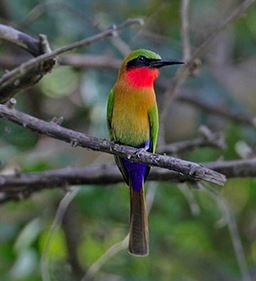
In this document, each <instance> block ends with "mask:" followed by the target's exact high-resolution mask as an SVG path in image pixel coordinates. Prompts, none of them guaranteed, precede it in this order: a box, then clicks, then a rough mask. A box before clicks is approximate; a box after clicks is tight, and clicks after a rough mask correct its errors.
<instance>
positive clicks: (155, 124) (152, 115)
mask: <svg viewBox="0 0 256 281" xmlns="http://www.w3.org/2000/svg"><path fill="white" fill-rule="evenodd" d="M148 118H149V125H150V143H151V147H150V151H151V152H155V151H156V145H157V138H158V130H159V120H158V119H159V117H158V109H157V104H155V105H154V106H153V107H152V108H151V109H150V110H149V112H148Z"/></svg>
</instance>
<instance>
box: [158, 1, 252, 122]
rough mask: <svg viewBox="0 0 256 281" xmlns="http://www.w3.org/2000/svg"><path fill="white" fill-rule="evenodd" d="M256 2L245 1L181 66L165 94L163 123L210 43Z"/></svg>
mask: <svg viewBox="0 0 256 281" xmlns="http://www.w3.org/2000/svg"><path fill="white" fill-rule="evenodd" d="M255 1H256V0H244V1H243V2H242V3H241V4H240V5H238V6H237V7H236V8H235V9H234V10H233V11H232V12H231V14H230V15H229V16H228V17H227V18H226V19H224V20H223V21H222V22H221V23H220V24H219V25H218V26H217V27H216V28H215V29H214V30H213V31H212V32H211V33H210V34H209V35H208V36H207V37H206V39H205V40H204V41H203V42H202V43H201V44H200V46H199V47H198V48H197V49H196V50H195V51H194V52H193V54H192V56H191V58H190V60H189V61H188V62H187V63H186V64H185V65H183V66H181V67H180V68H179V69H178V71H177V73H176V75H175V76H174V78H173V79H172V81H171V84H170V85H169V87H167V90H166V92H165V93H164V108H163V109H162V114H161V120H162V121H163V120H164V119H165V118H166V116H167V114H168V109H169V107H170V104H171V102H172V100H173V99H174V97H175V96H176V93H177V90H178V88H179V87H180V86H181V85H182V84H183V82H184V81H185V79H186V77H187V75H188V74H189V73H190V70H191V69H192V70H194V69H195V68H196V67H197V64H198V62H197V59H198V57H200V56H201V55H202V54H203V53H204V51H205V50H206V48H207V47H208V46H209V45H210V43H211V42H212V41H213V40H214V39H215V38H216V36H217V35H218V34H219V33H220V32H221V31H223V30H224V29H225V28H226V27H227V26H228V25H230V24H231V23H232V22H234V21H235V20H237V19H238V18H239V17H241V16H242V15H243V14H244V13H245V11H246V10H247V9H248V8H249V7H251V6H252V5H253V4H254V3H255Z"/></svg>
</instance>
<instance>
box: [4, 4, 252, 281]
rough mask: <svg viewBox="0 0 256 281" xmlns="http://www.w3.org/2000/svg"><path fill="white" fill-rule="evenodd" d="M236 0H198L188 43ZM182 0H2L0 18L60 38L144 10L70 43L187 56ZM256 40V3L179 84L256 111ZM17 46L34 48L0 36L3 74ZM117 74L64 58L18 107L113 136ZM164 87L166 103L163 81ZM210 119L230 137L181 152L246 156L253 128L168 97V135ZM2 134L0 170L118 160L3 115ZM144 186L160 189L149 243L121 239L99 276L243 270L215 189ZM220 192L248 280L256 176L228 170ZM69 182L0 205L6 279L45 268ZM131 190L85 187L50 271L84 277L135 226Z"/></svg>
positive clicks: (232, 276)
mask: <svg viewBox="0 0 256 281" xmlns="http://www.w3.org/2000/svg"><path fill="white" fill-rule="evenodd" d="M240 2H242V1H238V0H233V1H231V0H224V1H221V0H216V1H210V0H206V1H205V0H193V1H191V5H190V35H191V45H192V49H193V50H194V49H195V48H196V47H197V46H198V45H199V44H200V42H202V40H203V39H204V38H205V36H206V35H207V34H208V33H209V32H210V31H211V30H213V29H214V28H215V27H216V25H217V24H218V23H219V22H220V21H221V20H222V19H224V18H225V17H226V16H227V15H229V14H230V12H231V10H232V9H233V8H234V7H235V6H236V5H238V4H239V3H240ZM180 3H181V1H179V0H172V1H161V0H149V1H146V0H137V1H134V0H130V1H117V0H110V1H103V0H87V1H83V0H73V1H68V0H60V1H53V0H52V1H36V0H22V1H20V0H11V1H7V0H4V1H3V0H2V1H1V2H0V21H1V22H2V23H5V24H9V25H12V26H15V27H17V28H19V29H21V30H23V31H24V32H26V33H28V34H31V35H33V36H37V35H38V34H39V33H43V34H46V35H47V36H48V39H49V41H50V43H51V46H52V48H53V49H55V48H58V47H61V46H64V45H65V44H69V43H71V42H73V41H75V40H79V39H82V38H85V37H87V36H90V35H93V34H95V33H97V32H99V31H100V30H102V29H105V28H107V27H109V26H110V25H111V24H113V23H120V22H122V21H124V20H125V19H127V18H131V17H143V18H144V19H145V25H144V26H143V27H142V28H140V27H132V28H128V29H126V30H125V31H124V32H122V33H121V34H120V38H117V39H106V40H104V41H101V42H100V43H97V44H94V45H92V46H90V47H89V48H86V49H84V48H81V49H79V50H77V51H73V52H72V53H71V54H69V55H70V56H71V55H75V54H81V55H91V56H94V55H95V56H98V55H104V56H106V57H108V58H110V60H112V59H113V61H116V60H121V59H122V58H123V56H124V52H125V51H126V50H127V47H129V48H131V49H135V48H138V47H144V48H148V49H152V50H155V51H157V52H158V53H159V54H161V56H162V57H171V58H177V59H179V58H181V57H182V52H181V36H180ZM255 45H256V8H255V6H254V7H252V8H251V9H249V11H248V12H246V14H245V15H244V16H243V17H242V18H240V19H239V20H238V21H236V22H235V23H234V24H232V25H231V26H229V27H228V28H227V29H226V30H225V31H224V32H222V33H221V34H220V35H219V36H218V37H217V38H216V40H214V42H212V44H211V46H210V47H209V48H208V49H207V52H206V54H205V55H204V56H203V57H202V66H201V68H200V70H199V73H198V74H197V75H196V77H191V78H189V79H188V80H187V81H186V83H185V85H184V86H183V87H182V89H181V91H186V93H188V94H191V95H195V96H196V97H198V98H199V99H200V100H203V101H205V102H208V103H210V104H214V105H222V106H226V107H227V108H228V109H232V110H234V111H235V112H237V114H240V113H244V112H248V113H251V114H254V112H255V109H256V103H255V89H256V79H255V77H256V68H255V65H256V51H255V50H256V48H255ZM67 56H68V55H67ZM18 58H19V59H22V60H23V61H25V60H27V59H28V58H29V57H28V55H27V54H26V53H25V52H23V51H22V50H20V49H19V48H16V47H15V46H13V45H10V44H7V43H5V42H0V71H1V74H2V73H4V70H5V69H8V68H11V66H8V64H7V65H6V64H3V63H2V65H1V62H3V60H4V59H6V60H7V59H9V60H11V59H13V60H15V59H18ZM175 71H176V68H172V69H170V68H169V69H165V70H163V71H161V77H162V79H166V80H167V79H170V77H172V76H173V74H174V73H175ZM116 75H117V69H116V68H115V67H106V68H97V67H93V66H91V67H74V66H63V65H61V66H60V65H59V66H57V67H55V68H54V70H53V71H52V73H50V74H49V75H47V76H46V77H45V78H44V79H43V80H42V81H41V82H40V83H39V84H38V85H36V86H35V87H33V88H32V89H29V90H26V91H24V92H23V93H19V94H18V95H17V96H16V99H17V108H18V109H20V110H22V111H25V112H27V113H30V114H32V115H34V116H37V117H39V118H42V119H45V120H51V119H52V118H53V117H54V116H57V117H60V116H63V117H64V123H63V125H64V126H66V127H69V128H72V129H74V130H79V131H82V132H84V133H87V134H90V135H94V136H98V137H107V136H108V134H107V129H106V120H105V107H106V99H107V94H108V91H109V90H110V89H111V87H112V85H113V83H114V81H115V78H116ZM158 98H159V103H160V104H161V93H159V95H158ZM160 109H161V107H160ZM160 111H161V110H160ZM202 124H203V125H207V126H209V127H210V128H211V129H213V130H217V131H222V132H224V134H225V138H226V143H227V147H226V149H224V150H217V149H212V148H204V149H196V150H193V151H190V152H188V153H185V154H183V155H179V156H181V157H182V158H185V159H190V160H194V161H197V162H199V161H214V160H217V159H219V158H224V159H238V158H244V157H247V154H246V151H247V150H246V149H245V148H249V149H250V150H251V153H252V154H253V152H254V147H255V139H256V138H255V137H256V133H255V129H254V128H251V127H249V126H244V125H241V124H238V123H235V122H231V121H227V120H224V119H222V118H221V117H218V116H213V115H211V114H208V113H207V112H203V111H200V110H198V109H197V108H194V107H193V106H191V105H188V104H186V105H185V104H182V103H180V102H179V103H178V102H173V103H172V105H171V107H170V110H169V114H168V118H167V120H166V122H165V124H164V129H165V137H166V141H167V142H172V141H178V140H183V139H190V138H193V137H194V136H197V135H198V127H199V126H200V125H202ZM0 136H1V137H0V160H1V161H2V166H1V169H2V173H12V172H13V171H15V170H17V169H18V170H20V171H24V172H26V171H43V170H46V169H53V168H60V167H66V166H86V165H89V164H90V165H92V164H95V163H106V162H112V161H113V159H112V157H111V156H109V155H105V154H101V153H96V152H90V151H87V150H85V149H81V148H79V147H76V148H74V147H72V146H71V145H68V144H65V143H62V142H59V141H57V140H54V139H50V138H47V137H44V136H39V135H37V134H34V133H32V132H30V131H29V130H27V129H25V128H20V127H18V126H16V125H14V124H12V123H10V122H8V121H5V120H1V122H0ZM147 186H148V189H150V191H151V192H152V193H154V190H155V193H154V201H153V206H152V209H151V212H150V216H149V222H150V241H151V242H150V243H151V244H150V255H149V256H148V257H146V258H135V257H132V256H129V255H128V254H127V251H126V250H122V251H120V252H119V253H117V254H116V255H114V256H113V257H111V258H108V259H107V261H106V263H104V265H103V266H102V267H101V268H100V270H99V271H98V272H97V273H96V275H95V280H118V281H119V280H120V281H122V280H136V281H143V280H158V281H160V280H163V281H165V280H173V281H176V280H177V281H193V280H197V281H198V280H200V281H203V280H207V281H216V280H218V281H221V280H223V281H224V280H225V281H229V280H232V281H235V280H242V279H241V270H240V268H239V266H238V262H237V255H236V254H235V251H234V247H233V244H232V239H231V237H230V233H229V231H228V226H227V224H226V223H225V217H224V215H223V210H221V209H220V208H219V206H218V204H217V203H216V201H215V200H214V199H213V197H212V196H211V195H210V194H209V193H207V192H204V191H201V190H198V189H188V190H187V189H186V187H185V189H186V192H185V196H184V189H182V188H181V187H180V186H177V185H176V184H174V183H171V182H168V183H155V182H150V183H148V185H147ZM154 188H155V189H154ZM182 191H183V192H182ZM220 192H221V194H222V195H223V196H224V198H225V199H226V201H227V205H228V206H229V209H230V212H231V215H232V214H233V215H234V218H235V220H236V223H237V227H238V232H239V236H240V238H241V242H242V245H243V250H244V253H245V259H246V263H247V265H248V268H249V272H250V275H251V277H252V279H251V280H256V274H255V273H256V216H255V213H256V204H255V201H254V200H255V199H256V182H255V180H254V179H243V180H240V179H236V180H229V181H228V182H227V184H226V185H225V187H224V188H223V189H222V190H221V191H220ZM64 194H65V193H64V191H61V190H49V191H43V192H40V193H39V194H35V195H33V196H32V197H31V198H28V199H25V200H20V201H19V202H9V203H6V204H2V205H1V206H0V280H1V281H16V280H17V281H25V280H26V281H37V280H42V278H41V273H40V259H41V256H42V253H43V249H44V245H45V242H46V240H47V237H48V234H49V230H50V227H51V224H52V222H53V220H54V216H55V213H56V209H57V206H58V204H59V202H60V200H61V198H62V197H63V196H64ZM188 194H189V195H190V196H192V203H191V202H190V201H191V200H190V201H188V200H187V195H188ZM128 196H129V194H128V189H127V188H125V186H124V184H119V185H116V186H107V187H106V188H105V187H104V186H98V187H95V186H82V187H81V188H80V192H79V193H78V195H77V196H76V197H75V199H74V201H73V202H72V204H71V206H70V207H69V208H68V210H67V214H66V216H65V218H64V222H63V224H62V225H61V226H60V227H59V228H58V229H57V230H56V231H55V232H54V235H53V237H52V239H51V241H50V244H49V249H48V254H47V256H48V259H49V272H50V276H51V280H63V281H65V280H67V281H68V280H80V279H81V276H82V274H83V271H86V270H88V268H90V266H91V265H92V264H93V263H94V262H96V261H97V260H98V259H99V258H100V257H101V256H102V255H103V254H104V253H105V252H106V251H107V249H109V248H110V247H111V246H112V245H113V244H115V243H117V242H119V241H121V240H122V239H124V237H125V236H126V234H127V232H128V214H129V199H128ZM191 204H192V207H193V208H192V210H191ZM240 254H241V253H240ZM72 255H74V256H72ZM244 280H246V279H244ZM247 281H249V280H247Z"/></svg>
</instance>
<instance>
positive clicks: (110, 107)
mask: <svg viewBox="0 0 256 281" xmlns="http://www.w3.org/2000/svg"><path fill="white" fill-rule="evenodd" d="M113 106H114V91H113V89H112V90H111V91H110V92H109V95H108V103H107V121H108V131H109V135H110V138H111V140H113V131H112V128H111V122H112V113H113Z"/></svg>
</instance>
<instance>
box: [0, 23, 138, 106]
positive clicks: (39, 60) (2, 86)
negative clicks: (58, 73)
mask: <svg viewBox="0 0 256 281" xmlns="http://www.w3.org/2000/svg"><path fill="white" fill-rule="evenodd" d="M142 23H143V21H142V19H138V18H137V19H128V20H126V21H125V22H123V23H121V24H120V25H118V26H112V27H111V28H109V29H107V30H106V31H103V32H101V33H99V34H97V35H94V36H91V37H89V38H86V39H83V40H81V41H77V42H75V43H72V44H70V45H67V46H64V47H62V48H59V49H56V50H54V51H52V52H49V53H46V54H43V55H40V56H38V57H36V58H33V59H31V60H29V61H27V62H25V63H23V64H21V65H20V66H19V67H17V68H15V69H13V70H11V71H9V72H8V73H6V74H5V75H3V76H2V78H1V79H0V96H4V98H3V99H2V100H1V97H0V102H5V101H6V100H7V99H8V96H9V95H10V96H12V93H10V89H8V88H9V87H10V86H12V85H14V86H15V85H16V84H17V85H19V83H20V80H21V79H22V78H23V77H24V76H25V77H26V74H27V73H28V72H31V71H33V70H34V69H38V67H39V66H40V65H42V64H43V63H44V64H45V63H46V62H48V61H49V60H51V59H55V58H56V57H58V56H59V55H61V54H63V53H66V52H69V51H71V50H74V49H77V48H81V47H86V46H89V45H91V44H93V43H95V42H98V41H100V40H103V39H105V38H107V37H112V36H115V35H116V34H117V33H118V32H120V31H121V30H123V29H125V28H127V27H128V26H131V25H134V24H142ZM44 73H45V72H43V71H42V74H44ZM34 84H35V83H34ZM6 92H9V93H8V94H6ZM6 95H8V96H7V97H6Z"/></svg>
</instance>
